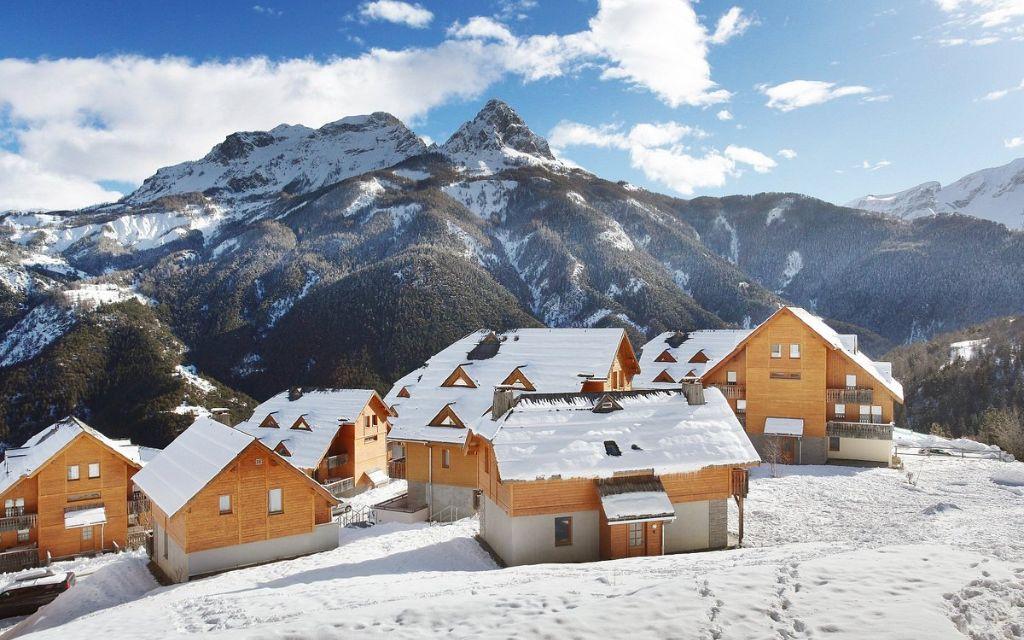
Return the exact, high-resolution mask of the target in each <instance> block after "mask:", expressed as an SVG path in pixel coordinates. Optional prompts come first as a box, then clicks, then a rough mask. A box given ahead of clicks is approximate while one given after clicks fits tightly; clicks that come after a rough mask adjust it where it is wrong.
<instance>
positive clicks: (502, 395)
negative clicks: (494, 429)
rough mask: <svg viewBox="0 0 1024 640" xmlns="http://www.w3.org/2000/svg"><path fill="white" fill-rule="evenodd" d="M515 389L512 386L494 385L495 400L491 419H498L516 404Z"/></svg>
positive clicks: (492, 404) (492, 405) (492, 403)
mask: <svg viewBox="0 0 1024 640" xmlns="http://www.w3.org/2000/svg"><path fill="white" fill-rule="evenodd" d="M514 394H515V391H513V390H512V389H511V388H510V387H494V401H493V402H491V420H497V419H498V418H500V417H501V416H503V415H505V414H506V413H508V410H509V409H511V408H512V405H513V404H515V395H514Z"/></svg>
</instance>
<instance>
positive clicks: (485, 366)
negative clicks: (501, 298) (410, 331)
mask: <svg viewBox="0 0 1024 640" xmlns="http://www.w3.org/2000/svg"><path fill="white" fill-rule="evenodd" d="M492 333H494V332H492V331H490V330H488V329H481V330H479V331H474V332H473V333H471V334H469V335H467V336H466V337H464V338H462V339H460V340H458V341H456V342H454V343H453V344H452V345H450V346H449V347H447V348H445V349H444V350H442V351H440V352H439V353H437V354H436V355H434V356H433V357H431V358H430V359H429V360H428V361H427V363H426V364H425V365H423V366H422V367H420V368H419V369H416V370H415V371H413V372H411V373H409V374H408V375H406V376H404V377H403V378H401V379H400V380H399V381H398V382H396V383H395V385H394V387H392V388H391V391H389V392H388V394H387V396H385V402H387V403H388V405H390V406H391V407H393V408H394V409H395V411H396V413H397V414H398V415H397V416H396V417H394V418H392V420H391V424H392V429H391V433H390V435H389V436H388V437H389V438H391V439H393V440H409V441H421V442H448V443H457V444H461V443H464V442H465V440H466V435H467V431H466V429H463V428H460V427H448V426H445V427H437V426H430V422H431V421H432V420H433V419H434V418H435V417H436V416H437V415H438V413H440V412H441V410H442V409H443V408H445V407H446V406H447V407H449V408H450V409H451V410H452V411H453V412H454V413H455V414H456V415H457V416H458V417H459V419H460V420H462V422H463V423H464V424H466V425H467V426H468V425H470V424H471V423H473V422H475V421H476V420H477V419H478V418H480V417H481V416H482V415H484V414H485V413H487V412H488V411H490V408H491V403H492V402H493V399H494V387H496V386H498V385H500V384H501V383H502V382H503V381H505V379H506V378H507V377H508V376H509V374H511V373H512V372H513V371H515V370H516V369H517V368H518V369H519V370H520V371H521V372H522V374H523V375H524V376H525V377H526V379H527V380H529V382H530V384H531V385H532V386H533V388H534V390H535V391H536V392H538V393H567V392H577V391H579V390H580V389H581V388H582V385H583V383H584V382H585V381H586V380H588V379H591V378H596V379H602V380H603V379H605V378H607V376H608V374H609V372H610V370H611V367H612V363H613V362H614V361H615V356H616V354H617V353H618V349H619V345H620V344H621V343H622V341H623V340H624V339H626V334H625V331H623V330H622V329H516V330H514V331H508V332H505V333H495V334H494V335H495V337H496V338H497V343H496V344H497V350H496V352H495V353H493V354H490V353H487V354H474V355H485V356H486V357H477V358H476V359H470V353H471V352H473V351H474V349H475V348H477V346H478V345H479V344H480V343H481V341H483V340H484V339H485V338H487V337H488V336H490V335H491V334H492ZM492 346H493V343H492ZM458 367H461V368H462V370H463V371H464V372H465V373H466V375H467V376H468V377H469V379H470V380H471V381H472V383H473V384H474V385H475V387H468V386H454V387H442V386H441V385H442V383H444V381H445V380H447V379H448V377H449V376H451V374H452V373H453V372H454V371H455V370H456V369H457V368H458ZM402 389H405V390H406V391H407V392H408V394H409V396H410V397H408V398H402V397H399V395H398V394H399V393H400V392H401V391H402Z"/></svg>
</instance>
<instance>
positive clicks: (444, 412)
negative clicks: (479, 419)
mask: <svg viewBox="0 0 1024 640" xmlns="http://www.w3.org/2000/svg"><path fill="white" fill-rule="evenodd" d="M430 426H432V427H463V428H464V427H465V426H466V425H465V424H464V423H463V422H462V420H460V419H459V416H457V415H456V414H455V411H454V410H452V408H451V406H450V405H449V406H446V407H445V408H444V409H441V411H439V412H438V414H437V415H436V416H434V419H433V420H431V421H430Z"/></svg>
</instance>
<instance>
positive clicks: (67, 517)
mask: <svg viewBox="0 0 1024 640" xmlns="http://www.w3.org/2000/svg"><path fill="white" fill-rule="evenodd" d="M106 521H107V509H106V507H104V506H102V505H101V506H99V507H90V508H88V509H75V510H73V511H66V512H64V528H65V529H77V528H80V527H90V526H92V525H94V524H103V523H105V522H106Z"/></svg>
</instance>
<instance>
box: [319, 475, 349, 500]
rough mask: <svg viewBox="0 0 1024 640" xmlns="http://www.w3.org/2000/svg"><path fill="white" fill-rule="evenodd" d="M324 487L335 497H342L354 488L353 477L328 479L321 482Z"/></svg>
mask: <svg viewBox="0 0 1024 640" xmlns="http://www.w3.org/2000/svg"><path fill="white" fill-rule="evenodd" d="M323 487H324V489H327V491H328V492H329V493H330V494H331V495H332V496H334V497H335V498H344V497H345V494H347V493H349V492H350V491H352V490H353V489H355V488H356V480H355V478H342V479H340V480H330V481H328V482H325V483H323Z"/></svg>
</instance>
